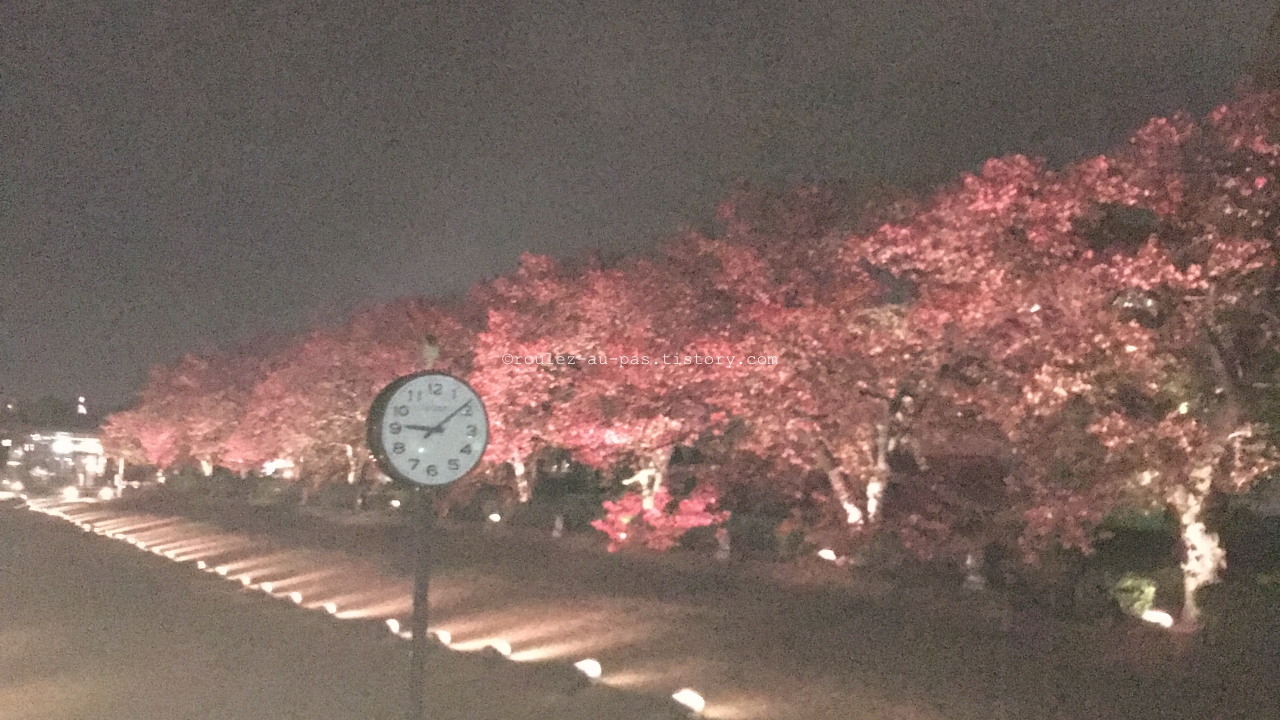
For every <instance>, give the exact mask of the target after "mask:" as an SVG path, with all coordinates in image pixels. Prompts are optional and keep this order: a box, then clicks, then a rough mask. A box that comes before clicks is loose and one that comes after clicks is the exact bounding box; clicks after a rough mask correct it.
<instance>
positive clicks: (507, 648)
mask: <svg viewBox="0 0 1280 720" xmlns="http://www.w3.org/2000/svg"><path fill="white" fill-rule="evenodd" d="M489 647H491V648H493V649H494V650H497V651H498V654H499V655H501V656H502V657H509V656H510V655H511V644H510V643H508V642H507V641H506V640H494V641H493V642H491V643H489Z"/></svg>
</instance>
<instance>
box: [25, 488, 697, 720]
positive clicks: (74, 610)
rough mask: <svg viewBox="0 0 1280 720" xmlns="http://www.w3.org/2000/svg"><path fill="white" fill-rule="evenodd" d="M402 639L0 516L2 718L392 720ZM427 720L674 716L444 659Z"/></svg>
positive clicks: (439, 656)
mask: <svg viewBox="0 0 1280 720" xmlns="http://www.w3.org/2000/svg"><path fill="white" fill-rule="evenodd" d="M407 663H408V643H406V642H403V641H401V640H398V639H395V638H394V637H393V636H391V635H390V634H389V633H387V632H386V629H385V627H383V626H382V624H381V623H380V622H377V621H373V620H370V621H357V622H336V621H334V620H333V619H332V618H329V617H328V616H327V615H324V614H322V613H317V612H313V611H305V610H302V609H299V608H297V607H295V606H293V605H291V604H289V603H287V602H281V601H279V600H273V599H271V598H268V597H266V596H264V595H262V594H261V593H253V592H250V591H247V590H242V589H240V588H239V587H237V586H235V585H233V584H232V583H228V582H226V581H225V580H221V579H218V578H216V576H211V575H205V574H202V573H198V572H195V571H193V570H192V569H191V567H190V566H185V565H177V564H175V563H172V562H168V561H166V560H164V559H162V558H159V557H156V556H153V555H151V554H148V553H142V552H139V551H137V550H136V549H134V548H132V547H130V546H128V545H125V544H123V543H118V542H111V541H109V540H107V539H104V538H100V537H98V536H96V535H92V534H88V533H83V532H81V531H80V530H78V529H77V528H76V527H75V526H73V525H69V524H67V523H64V522H60V521H58V520H55V519H52V518H48V517H45V516H42V515H38V514H36V513H31V512H26V511H23V510H18V509H14V507H13V504H12V503H4V507H2V508H0V718H3V719H4V720H126V719H127V720H196V719H200V720H204V719H208V720H257V719H258V718H261V719H262V720H267V719H268V718H270V719H271V720H280V719H282V718H297V719H299V720H302V719H304V718H305V719H306V720H340V719H341V720H356V719H359V720H366V719H372V718H396V719H399V718H403V717H404V714H403V713H404V709H403V708H404V702H403V698H404V696H405V692H406V691H405V688H404V677H405V671H406V668H407ZM429 673H430V676H429V683H430V685H431V689H430V690H429V692H428V698H429V702H430V703H431V706H432V709H433V713H434V714H433V715H432V716H431V717H432V718H433V719H436V720H444V719H446V718H447V719H453V718H457V719H462V718H466V719H467V720H475V719H480V720H485V719H492V720H498V719H505V718H545V719H546V720H553V719H554V720H561V719H565V720H569V719H580V720H588V719H595V718H604V717H619V718H622V717H625V718H639V719H647V718H655V719H662V720H673V719H674V718H678V717H680V714H679V713H677V712H675V711H674V710H673V709H672V708H671V704H670V702H669V701H667V700H665V699H662V698H653V697H647V696H641V695H637V694H634V693H624V692H622V691H618V690H614V689H612V688H608V687H604V686H589V685H587V684H586V683H585V682H581V681H579V680H578V678H577V676H576V673H575V672H573V671H571V670H568V671H563V672H556V671H555V670H553V669H550V668H546V667H537V666H530V665H523V664H514V663H509V662H506V661H504V660H500V659H496V658H486V657H482V656H479V655H467V654H458V653H449V652H446V651H444V650H440V651H439V652H438V653H436V654H435V656H434V659H433V660H432V662H431V664H430V667H429Z"/></svg>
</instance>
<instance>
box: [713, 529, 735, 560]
mask: <svg viewBox="0 0 1280 720" xmlns="http://www.w3.org/2000/svg"><path fill="white" fill-rule="evenodd" d="M732 552H733V548H732V546H731V545H730V544H729V530H728V529H727V528H720V529H718V530H716V559H717V560H728V559H729V557H730V555H731V554H732Z"/></svg>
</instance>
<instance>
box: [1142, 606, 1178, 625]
mask: <svg viewBox="0 0 1280 720" xmlns="http://www.w3.org/2000/svg"><path fill="white" fill-rule="evenodd" d="M1142 619H1143V620H1145V621H1147V622H1149V623H1151V624H1152V625H1159V626H1160V627H1163V628H1171V627H1173V616H1172V615H1170V614H1169V613H1167V612H1165V611H1163V610H1143V611H1142Z"/></svg>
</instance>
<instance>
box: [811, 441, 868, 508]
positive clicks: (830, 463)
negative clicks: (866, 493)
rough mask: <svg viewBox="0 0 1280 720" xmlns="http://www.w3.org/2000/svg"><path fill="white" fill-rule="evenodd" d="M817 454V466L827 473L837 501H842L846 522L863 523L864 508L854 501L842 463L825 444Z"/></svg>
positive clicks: (841, 505) (819, 448)
mask: <svg viewBox="0 0 1280 720" xmlns="http://www.w3.org/2000/svg"><path fill="white" fill-rule="evenodd" d="M817 455H818V456H817V466H818V468H819V469H821V470H822V471H823V472H824V473H826V476H827V482H828V483H830V484H831V492H832V493H833V494H834V495H835V496H836V502H838V503H840V507H841V508H843V509H844V517H845V522H846V523H848V524H849V525H861V524H862V519H863V518H862V508H860V507H858V504H857V503H856V502H854V501H853V493H851V492H849V484H848V483H846V482H845V479H844V472H843V471H842V470H841V468H840V463H839V462H838V461H837V460H836V458H835V456H834V455H832V454H831V451H830V450H828V449H827V448H826V447H824V446H819V447H818V454H817Z"/></svg>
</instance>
